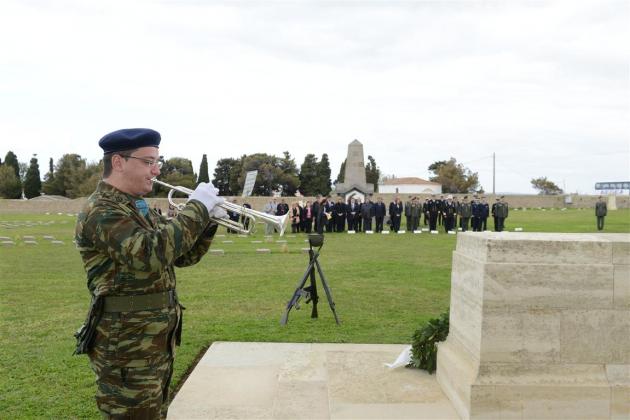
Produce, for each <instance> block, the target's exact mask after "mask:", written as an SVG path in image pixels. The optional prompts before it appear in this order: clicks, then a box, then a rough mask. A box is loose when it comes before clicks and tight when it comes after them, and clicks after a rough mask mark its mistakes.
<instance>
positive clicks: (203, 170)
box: [197, 153, 210, 184]
mask: <svg viewBox="0 0 630 420" xmlns="http://www.w3.org/2000/svg"><path fill="white" fill-rule="evenodd" d="M202 182H210V175H208V157H207V156H206V154H205V153H204V155H203V157H202V158H201V165H199V178H197V184H200V183H202Z"/></svg>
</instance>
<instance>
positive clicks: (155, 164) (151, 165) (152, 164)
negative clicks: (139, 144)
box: [120, 155, 164, 169]
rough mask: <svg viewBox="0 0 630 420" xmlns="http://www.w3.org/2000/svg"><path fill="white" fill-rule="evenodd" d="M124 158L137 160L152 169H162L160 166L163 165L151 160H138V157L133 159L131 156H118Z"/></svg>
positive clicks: (160, 162)
mask: <svg viewBox="0 0 630 420" xmlns="http://www.w3.org/2000/svg"><path fill="white" fill-rule="evenodd" d="M120 156H122V157H124V158H131V159H138V160H141V161H143V162H144V163H146V164H147V166H149V167H151V168H154V167H157V168H158V169H162V165H164V162H162V161H161V160H153V159H145V158H140V157H135V156H131V155H120Z"/></svg>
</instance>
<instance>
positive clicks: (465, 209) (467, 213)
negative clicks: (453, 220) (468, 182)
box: [459, 195, 472, 232]
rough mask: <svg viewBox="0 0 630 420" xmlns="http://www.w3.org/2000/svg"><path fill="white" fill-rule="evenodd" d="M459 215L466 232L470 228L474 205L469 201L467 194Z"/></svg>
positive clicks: (463, 230)
mask: <svg viewBox="0 0 630 420" xmlns="http://www.w3.org/2000/svg"><path fill="white" fill-rule="evenodd" d="M459 215H460V217H461V220H462V232H466V231H467V230H468V222H469V221H470V217H471V216H472V206H471V205H470V203H469V202H468V196H467V195H465V196H464V198H463V200H462V203H461V205H460V206H459Z"/></svg>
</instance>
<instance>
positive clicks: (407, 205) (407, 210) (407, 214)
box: [405, 196, 412, 230]
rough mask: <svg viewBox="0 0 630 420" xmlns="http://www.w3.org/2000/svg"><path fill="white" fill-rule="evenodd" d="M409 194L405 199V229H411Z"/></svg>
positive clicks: (410, 200) (410, 199)
mask: <svg viewBox="0 0 630 420" xmlns="http://www.w3.org/2000/svg"><path fill="white" fill-rule="evenodd" d="M411 203H412V198H411V196H407V201H405V222H406V223H405V226H406V229H407V230H411Z"/></svg>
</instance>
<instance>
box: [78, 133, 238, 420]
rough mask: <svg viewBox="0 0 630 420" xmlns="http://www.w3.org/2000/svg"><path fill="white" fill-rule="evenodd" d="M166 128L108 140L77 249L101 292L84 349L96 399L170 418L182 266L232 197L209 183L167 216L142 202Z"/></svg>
mask: <svg viewBox="0 0 630 420" xmlns="http://www.w3.org/2000/svg"><path fill="white" fill-rule="evenodd" d="M159 143H160V134H159V133H158V132H156V131H153V130H150V129H124V130H118V131H115V132H113V133H110V134H108V135H106V136H105V137H103V138H102V139H101V140H100V142H99V145H100V146H101V147H102V148H103V151H104V157H103V163H104V169H103V179H102V180H101V181H100V182H99V184H98V186H97V188H96V191H95V192H94V193H93V194H92V195H91V196H90V197H89V198H88V201H87V203H86V205H85V206H84V208H83V210H82V211H81V213H80V214H79V217H78V220H77V225H76V242H77V248H78V249H79V252H80V253H81V257H82V259H83V263H84V266H85V270H86V272H87V286H88V289H89V291H90V295H91V296H92V304H91V305H90V313H89V314H88V319H87V321H86V324H85V325H84V326H83V327H82V328H81V329H80V330H79V331H77V334H76V335H75V336H76V337H77V349H76V351H75V353H77V354H87V355H88V357H89V361H90V367H91V368H92V370H93V371H94V373H95V374H96V383H97V386H98V388H97V391H96V403H97V406H98V408H99V410H100V412H101V413H102V415H103V416H104V417H106V418H147V419H156V418H165V417H166V413H167V409H168V406H167V404H168V388H169V383H170V380H171V375H172V373H173V360H174V357H175V346H176V345H178V344H179V342H180V337H181V327H182V309H183V307H182V306H181V305H180V304H179V301H178V299H177V293H176V291H175V286H176V281H175V271H174V267H175V266H177V267H184V266H189V265H193V264H195V263H197V262H198V261H199V260H200V259H201V258H202V257H203V255H204V254H205V253H206V252H207V251H208V248H209V247H210V243H211V241H212V238H213V236H214V233H215V232H216V228H217V225H216V224H215V223H212V222H211V221H210V218H211V217H214V218H225V217H227V214H226V212H225V211H224V210H223V209H222V208H220V207H218V206H217V205H218V204H220V203H221V202H222V201H223V199H222V198H220V197H218V196H217V193H218V190H217V189H215V188H214V187H213V186H212V185H211V184H208V183H201V184H199V186H198V187H197V189H196V190H195V191H194V192H193V193H192V194H191V196H190V198H189V200H188V202H187V203H186V205H185V207H184V208H183V209H182V210H180V211H179V212H178V214H177V216H175V217H174V218H173V219H171V220H167V219H166V218H163V217H161V216H160V215H159V214H157V213H156V212H155V211H153V210H152V209H150V208H149V206H148V205H147V203H146V202H145V201H144V199H143V198H142V197H143V196H144V195H145V194H147V193H149V192H151V190H152V187H153V181H152V178H154V177H156V176H158V175H159V174H160V167H161V162H160V160H159V159H160V156H159V150H158V146H159Z"/></svg>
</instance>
